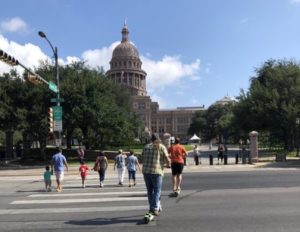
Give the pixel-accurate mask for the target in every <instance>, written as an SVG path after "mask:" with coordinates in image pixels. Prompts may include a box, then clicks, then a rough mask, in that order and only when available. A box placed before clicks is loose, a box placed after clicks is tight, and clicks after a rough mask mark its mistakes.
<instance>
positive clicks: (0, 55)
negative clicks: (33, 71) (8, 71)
mask: <svg viewBox="0 0 300 232" xmlns="http://www.w3.org/2000/svg"><path fill="white" fill-rule="evenodd" d="M0 60H1V61H3V62H4V63H6V64H9V65H11V66H16V65H18V64H19V61H18V60H17V59H16V58H14V57H12V56H11V55H8V54H7V53H6V52H4V51H3V50H1V49H0Z"/></svg>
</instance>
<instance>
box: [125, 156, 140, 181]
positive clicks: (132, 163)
mask: <svg viewBox="0 0 300 232" xmlns="http://www.w3.org/2000/svg"><path fill="white" fill-rule="evenodd" d="M136 166H138V168H139V171H141V168H140V164H139V161H138V159H137V157H136V156H135V155H134V154H133V151H130V154H129V157H128V160H127V169H128V177H129V187H131V186H132V184H131V180H133V186H135V185H136V179H135V173H136Z"/></svg>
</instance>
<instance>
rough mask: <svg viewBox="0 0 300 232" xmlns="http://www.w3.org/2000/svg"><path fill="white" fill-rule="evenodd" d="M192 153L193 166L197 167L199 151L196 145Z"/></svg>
mask: <svg viewBox="0 0 300 232" xmlns="http://www.w3.org/2000/svg"><path fill="white" fill-rule="evenodd" d="M193 153H194V161H195V165H199V150H198V146H197V145H195V146H194V149H193Z"/></svg>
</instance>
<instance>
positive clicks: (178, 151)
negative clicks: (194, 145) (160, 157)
mask: <svg viewBox="0 0 300 232" xmlns="http://www.w3.org/2000/svg"><path fill="white" fill-rule="evenodd" d="M169 154H171V169H172V182H173V194H174V196H176V197H177V196H178V194H180V190H181V187H180V186H181V182H182V171H183V167H184V158H185V157H186V155H187V153H186V150H185V148H184V146H182V145H181V144H180V139H179V138H178V137H177V138H175V144H173V145H172V146H171V147H170V148H169Z"/></svg>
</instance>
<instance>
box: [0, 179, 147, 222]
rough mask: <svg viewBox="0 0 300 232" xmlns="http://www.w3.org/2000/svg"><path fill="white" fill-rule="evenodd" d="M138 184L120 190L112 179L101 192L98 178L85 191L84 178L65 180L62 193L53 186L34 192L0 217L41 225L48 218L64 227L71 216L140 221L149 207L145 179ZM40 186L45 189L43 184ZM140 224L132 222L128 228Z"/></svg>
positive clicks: (14, 202)
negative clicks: (133, 218)
mask: <svg viewBox="0 0 300 232" xmlns="http://www.w3.org/2000/svg"><path fill="white" fill-rule="evenodd" d="M53 182H55V181H53ZM137 183H138V184H137V185H136V186H134V187H129V186H128V185H124V186H118V185H117V183H116V178H110V179H106V180H105V187H104V188H99V180H98V178H97V177H96V176H95V177H89V179H88V180H87V185H86V188H82V187H81V180H80V178H77V177H75V178H72V179H67V180H64V182H63V191H62V192H56V191H54V190H55V189H54V187H55V186H53V187H52V192H42V190H41V191H39V192H37V191H32V192H29V193H28V195H26V194H25V195H23V196H22V197H18V198H16V199H14V200H12V201H11V202H9V203H8V205H7V207H6V208H4V209H0V217H1V215H2V216H4V215H5V216H8V215H12V216H18V215H20V217H22V218H23V219H24V218H25V219H26V217H28V218H29V219H28V220H30V221H31V222H32V223H37V221H36V220H37V218H39V217H41V219H40V220H39V221H40V222H41V223H42V222H44V223H45V222H46V221H48V219H47V217H46V216H47V215H48V217H49V219H50V218H51V220H54V219H53V218H55V219H57V218H58V219H60V222H61V225H64V224H63V223H65V221H69V220H70V215H72V216H73V218H86V217H89V215H98V214H99V213H101V217H103V218H105V217H106V216H105V215H106V214H107V215H109V216H107V217H106V220H110V219H109V218H110V217H111V215H114V217H115V216H116V215H117V214H118V213H120V214H121V215H123V216H124V215H129V216H130V215H134V216H135V217H136V218H137V220H140V219H142V217H143V215H144V213H145V212H146V211H147V210H148V208H149V206H148V199H147V192H146V187H145V184H144V181H143V179H142V176H138V178H137ZM39 184H40V186H41V188H42V186H43V182H42V180H41V181H40V183H39ZM54 184H55V183H54ZM36 185H37V183H36ZM26 215H27V216H26ZM34 215H36V217H34ZM43 215H44V216H43ZM64 217H66V218H65V219H64ZM136 223H137V222H136V221H134V220H131V221H130V220H129V221H128V222H127V226H128V225H136ZM42 224H43V223H42Z"/></svg>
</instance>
